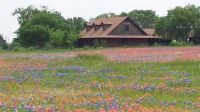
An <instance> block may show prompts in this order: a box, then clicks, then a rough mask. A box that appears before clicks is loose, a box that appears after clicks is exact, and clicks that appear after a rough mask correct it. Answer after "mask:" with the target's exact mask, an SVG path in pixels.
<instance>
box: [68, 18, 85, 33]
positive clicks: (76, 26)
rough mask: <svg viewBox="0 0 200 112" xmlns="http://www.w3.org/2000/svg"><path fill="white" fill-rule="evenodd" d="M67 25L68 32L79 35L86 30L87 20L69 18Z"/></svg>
mask: <svg viewBox="0 0 200 112" xmlns="http://www.w3.org/2000/svg"><path fill="white" fill-rule="evenodd" d="M66 24H67V30H68V31H70V32H74V33H77V34H79V33H80V31H82V30H83V29H84V27H85V24H86V20H85V19H83V18H82V17H74V18H68V19H67V20H66Z"/></svg>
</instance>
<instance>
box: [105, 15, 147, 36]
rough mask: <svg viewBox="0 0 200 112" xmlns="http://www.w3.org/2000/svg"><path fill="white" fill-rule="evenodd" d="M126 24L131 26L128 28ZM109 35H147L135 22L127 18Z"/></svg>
mask: <svg viewBox="0 0 200 112" xmlns="http://www.w3.org/2000/svg"><path fill="white" fill-rule="evenodd" d="M126 26H129V30H128V31H127V30H126V28H125V27H126ZM109 35H146V34H145V33H144V32H142V31H141V30H140V29H139V28H138V27H137V26H136V25H135V24H134V23H132V22H131V21H130V20H129V19H126V20H125V21H124V22H122V23H121V24H120V25H119V26H117V27H116V28H115V29H114V30H113V31H112V32H111V33H110V34H109Z"/></svg>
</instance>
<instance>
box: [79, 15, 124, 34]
mask: <svg viewBox="0 0 200 112" xmlns="http://www.w3.org/2000/svg"><path fill="white" fill-rule="evenodd" d="M125 19H127V17H113V18H101V19H97V20H95V21H94V22H92V23H89V24H88V25H93V24H94V25H101V24H102V23H103V24H109V25H111V26H110V27H109V28H108V29H106V30H105V31H103V30H102V28H99V29H98V30H97V31H94V28H93V29H91V30H90V31H88V32H87V31H86V29H84V30H83V31H82V32H81V33H80V34H81V36H82V37H83V36H97V35H98V36H99V35H108V34H109V33H110V32H111V31H113V30H114V28H116V27H117V26H118V25H119V24H120V23H121V22H123V21H124V20H125Z"/></svg>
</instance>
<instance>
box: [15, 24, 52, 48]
mask: <svg viewBox="0 0 200 112" xmlns="http://www.w3.org/2000/svg"><path fill="white" fill-rule="evenodd" d="M19 35H20V36H19V37H18V41H19V43H21V45H22V46H24V47H36V48H42V47H44V46H45V43H47V42H49V37H50V34H49V32H48V29H47V28H46V27H44V26H42V25H32V24H30V23H26V24H25V25H24V26H23V27H21V28H20V29H19Z"/></svg>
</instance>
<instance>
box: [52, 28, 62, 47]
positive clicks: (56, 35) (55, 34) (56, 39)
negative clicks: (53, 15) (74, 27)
mask: <svg viewBox="0 0 200 112" xmlns="http://www.w3.org/2000/svg"><path fill="white" fill-rule="evenodd" d="M64 36H65V32H64V31H62V30H60V29H57V30H55V31H53V30H52V31H51V33H50V43H51V44H52V45H54V46H55V47H62V46H63V44H64V41H63V39H64Z"/></svg>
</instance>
